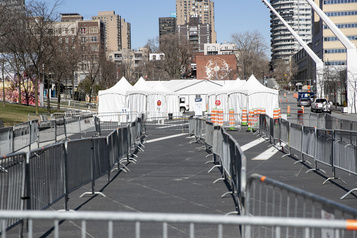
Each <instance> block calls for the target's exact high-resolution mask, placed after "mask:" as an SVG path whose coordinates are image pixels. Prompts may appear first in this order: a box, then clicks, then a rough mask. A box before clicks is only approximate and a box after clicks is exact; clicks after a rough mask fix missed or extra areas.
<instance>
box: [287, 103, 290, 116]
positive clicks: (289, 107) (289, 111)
mask: <svg viewBox="0 0 357 238" xmlns="http://www.w3.org/2000/svg"><path fill="white" fill-rule="evenodd" d="M287 110H288V116H290V106H289V105H288V109H287Z"/></svg>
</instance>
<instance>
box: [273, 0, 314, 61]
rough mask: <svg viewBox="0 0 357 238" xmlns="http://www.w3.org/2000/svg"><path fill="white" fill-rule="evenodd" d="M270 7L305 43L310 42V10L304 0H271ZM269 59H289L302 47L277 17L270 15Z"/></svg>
mask: <svg viewBox="0 0 357 238" xmlns="http://www.w3.org/2000/svg"><path fill="white" fill-rule="evenodd" d="M270 3H271V5H272V7H274V8H275V10H276V11H277V12H278V13H279V15H280V16H281V17H282V18H283V19H284V20H285V21H286V22H287V23H288V24H289V25H290V26H291V28H292V29H293V30H294V31H295V32H296V33H297V34H298V35H299V36H300V37H301V38H302V39H303V40H304V41H305V42H306V43H310V42H311V41H312V10H311V6H310V5H309V4H308V3H307V1H305V0H271V1H270ZM270 32H271V35H270V36H271V59H272V61H275V60H277V59H283V60H286V61H288V60H289V58H290V57H291V56H292V55H293V54H295V53H296V52H298V51H299V50H300V49H301V48H302V47H301V46H300V44H299V43H298V41H297V40H296V39H295V38H294V37H293V35H292V34H291V33H290V32H289V31H288V29H287V28H286V27H285V26H284V24H283V23H282V22H281V21H280V20H279V19H278V17H277V16H276V15H275V14H274V13H271V15H270Z"/></svg>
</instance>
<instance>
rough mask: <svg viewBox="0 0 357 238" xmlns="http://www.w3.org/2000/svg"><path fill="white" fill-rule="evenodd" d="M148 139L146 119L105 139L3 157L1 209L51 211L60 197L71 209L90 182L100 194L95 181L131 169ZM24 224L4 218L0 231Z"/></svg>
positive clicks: (76, 141) (72, 141)
mask: <svg viewBox="0 0 357 238" xmlns="http://www.w3.org/2000/svg"><path fill="white" fill-rule="evenodd" d="M144 138H145V126H144V116H143V115H142V116H141V117H138V118H136V120H134V121H133V122H131V123H128V124H126V126H122V127H117V128H116V129H112V130H111V131H108V134H107V135H105V136H95V137H91V138H85V139H66V140H64V141H63V142H57V143H54V144H50V145H47V146H44V147H42V148H38V149H33V150H28V151H27V152H17V153H11V154H8V155H6V156H3V157H2V158H0V210H10V211H11V210H13V211H14V210H18V211H24V210H37V211H39V210H46V209H47V208H48V207H50V206H51V205H52V204H54V203H56V202H58V201H60V200H61V199H63V201H64V206H63V207H64V209H65V210H68V206H67V201H68V195H69V194H70V193H72V192H74V191H75V190H77V189H78V188H80V187H81V186H84V185H86V184H92V191H91V192H90V194H91V195H95V194H98V195H102V194H101V193H99V192H96V191H95V186H94V184H95V180H97V179H98V178H100V177H102V176H104V175H107V176H108V181H109V180H110V173H111V171H112V170H113V169H119V170H124V171H127V170H128V168H127V166H126V164H127V163H130V162H132V161H134V160H135V155H136V153H137V152H138V151H139V150H140V148H141V147H142V144H143V140H144ZM141 150H142V149H141ZM84 195H85V194H83V196H84ZM19 223H20V224H22V219H16V218H14V219H3V220H1V226H0V232H2V233H3V234H5V233H4V232H5V231H6V230H8V229H10V228H12V227H13V226H15V225H17V224H19Z"/></svg>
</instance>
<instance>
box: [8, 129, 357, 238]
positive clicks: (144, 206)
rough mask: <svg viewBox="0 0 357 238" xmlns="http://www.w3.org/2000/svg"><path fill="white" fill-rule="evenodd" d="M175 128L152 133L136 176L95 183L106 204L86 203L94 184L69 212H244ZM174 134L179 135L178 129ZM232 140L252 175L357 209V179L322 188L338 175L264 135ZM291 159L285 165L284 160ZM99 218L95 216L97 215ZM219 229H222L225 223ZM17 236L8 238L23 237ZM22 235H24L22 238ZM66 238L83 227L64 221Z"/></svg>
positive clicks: (173, 228)
mask: <svg viewBox="0 0 357 238" xmlns="http://www.w3.org/2000/svg"><path fill="white" fill-rule="evenodd" d="M168 128H169V127H163V128H161V129H157V127H156V126H153V127H152V128H149V130H148V138H147V143H145V148H144V152H139V154H138V158H137V161H136V163H129V164H127V167H128V169H129V170H130V171H128V172H124V171H122V170H121V171H118V170H113V171H112V173H111V175H110V181H109V183H108V181H107V176H104V177H102V178H100V179H98V180H97V181H96V182H95V190H96V191H98V192H101V193H102V194H104V196H100V195H95V196H90V197H86V196H84V197H82V196H81V195H82V194H83V193H85V192H90V191H91V184H88V185H86V186H84V187H82V188H80V189H78V190H76V191H75V192H73V193H71V194H70V196H69V203H68V205H69V209H71V210H73V211H93V212H94V211H114V212H115V211H117V212H138V213H146V212H154V213H184V214H187V213H188V214H216V215H225V214H227V213H230V212H232V211H235V210H236V204H235V203H234V200H233V199H232V197H231V196H225V197H223V198H222V197H221V196H222V195H223V194H224V193H226V192H227V191H228V188H227V186H226V184H225V183H224V182H222V181H219V182H217V183H213V181H215V180H216V179H217V178H220V177H221V173H220V171H219V170H218V169H214V170H212V172H210V173H208V171H209V170H210V169H211V168H212V166H213V164H212V163H206V162H207V161H209V160H210V159H211V158H210V157H209V156H208V157H207V155H208V154H207V152H206V151H205V149H204V148H203V147H202V145H201V144H198V143H190V142H192V139H193V138H192V137H189V135H188V134H187V133H186V129H185V128H184V127H182V126H180V128H179V129H178V130H170V129H168ZM170 128H171V127H170ZM229 133H230V134H231V135H232V136H233V137H234V138H235V139H236V141H237V142H238V143H239V145H241V147H242V149H243V150H244V153H245V155H246V157H247V173H248V174H247V175H248V176H249V175H250V174H253V173H259V174H262V175H265V176H267V177H269V178H273V179H276V180H278V181H281V182H283V183H286V184H290V185H292V186H294V187H297V188H301V189H304V190H306V191H309V192H313V193H315V194H317V195H320V196H322V197H325V198H328V199H331V200H334V201H337V202H339V203H342V204H345V205H348V206H350V207H353V208H356V209H357V197H355V196H353V195H349V196H348V197H347V198H345V199H343V200H340V197H341V196H342V195H344V194H345V193H346V192H347V191H349V190H350V189H352V188H355V187H357V182H356V176H355V175H351V174H348V173H345V172H343V171H337V173H338V176H339V177H341V178H343V180H344V181H346V183H347V184H344V183H342V181H340V180H331V181H329V182H327V183H325V184H322V183H323V182H324V181H325V180H326V179H327V178H328V177H329V176H331V175H332V174H331V169H330V168H328V167H323V165H321V168H323V169H324V170H325V171H326V172H327V173H326V174H323V173H321V172H316V171H315V172H310V173H306V172H307V171H308V170H309V169H310V168H311V166H310V165H309V164H307V163H304V164H302V163H295V162H296V161H297V159H296V158H293V157H289V156H284V155H285V153H283V152H282V151H280V150H278V149H277V148H274V147H272V146H271V145H270V144H269V142H266V141H265V140H263V139H262V138H261V137H260V136H259V135H258V134H254V133H251V132H247V131H246V130H245V128H244V127H242V128H241V130H238V131H229ZM283 156H284V157H283ZM63 204H64V201H63V200H61V201H58V202H57V203H56V204H55V205H54V206H52V207H51V208H50V209H53V210H61V209H63V208H64V207H63ZM93 215H94V216H95V214H93ZM218 222H219V221H217V223H218ZM34 226H35V230H34V237H53V236H54V235H53V222H52V221H49V222H36V221H35V222H34ZM113 229H114V234H118V237H135V223H115V224H114V226H113ZM168 229H169V231H168V234H169V237H189V224H169V227H168ZM16 231H17V230H16V229H14V230H12V231H11V232H10V233H9V234H8V236H7V237H17V232H16ZM107 231H108V228H107V224H105V223H100V222H88V223H87V233H86V235H87V237H107ZM15 233H16V234H15ZM60 234H61V237H79V236H80V234H81V230H80V223H78V222H75V221H62V222H61V226H60ZM141 234H143V236H142V237H162V224H156V223H146V224H142V225H141ZM217 234H218V227H214V226H213V227H212V226H196V227H195V237H217ZM224 237H239V227H225V228H224Z"/></svg>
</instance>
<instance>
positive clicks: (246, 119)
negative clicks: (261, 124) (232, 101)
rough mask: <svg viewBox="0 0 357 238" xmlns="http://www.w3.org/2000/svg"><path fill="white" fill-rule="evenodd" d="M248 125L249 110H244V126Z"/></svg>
mask: <svg viewBox="0 0 357 238" xmlns="http://www.w3.org/2000/svg"><path fill="white" fill-rule="evenodd" d="M246 125H248V115H247V109H246V108H244V109H243V110H242V126H246Z"/></svg>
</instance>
